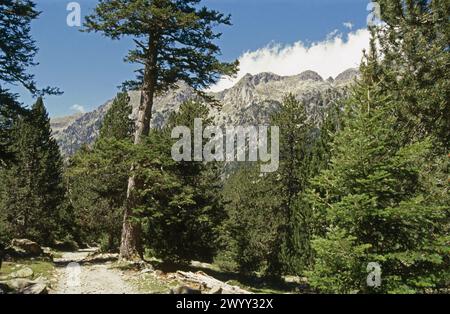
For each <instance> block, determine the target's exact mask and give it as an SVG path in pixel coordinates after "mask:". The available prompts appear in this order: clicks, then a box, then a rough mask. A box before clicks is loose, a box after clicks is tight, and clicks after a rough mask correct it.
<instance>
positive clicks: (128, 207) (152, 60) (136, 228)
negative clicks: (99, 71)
mask: <svg viewBox="0 0 450 314" xmlns="http://www.w3.org/2000/svg"><path fill="white" fill-rule="evenodd" d="M156 56H157V54H156V42H155V41H150V46H149V49H148V60H147V65H146V67H145V72H144V84H143V90H142V91H141V102H140V105H139V111H138V116H137V120H136V130H135V133H134V144H135V145H139V144H141V142H142V140H143V138H144V137H145V136H148V135H149V133H150V121H151V118H152V107H153V97H154V94H155V86H156ZM134 170H135V166H133V167H132V168H131V175H130V177H129V178H128V189H127V200H126V201H125V209H124V215H123V225H122V239H121V243H120V258H121V259H125V260H135V259H140V258H142V255H143V248H142V242H141V224H140V222H139V221H138V220H137V219H133V218H135V217H134V213H133V209H134V208H136V207H137V205H139V198H138V197H137V195H136V191H139V190H140V189H141V188H142V182H140V180H138V179H137V178H136V177H135V175H134V174H133V172H134Z"/></svg>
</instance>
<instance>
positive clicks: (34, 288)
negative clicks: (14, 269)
mask: <svg viewBox="0 0 450 314" xmlns="http://www.w3.org/2000/svg"><path fill="white" fill-rule="evenodd" d="M2 292H3V293H14V294H47V293H48V290H47V283H46V282H45V280H44V279H42V278H38V279H36V280H34V281H33V280H29V279H24V278H16V279H10V280H7V281H0V294H1V293H2Z"/></svg>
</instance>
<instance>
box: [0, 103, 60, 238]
mask: <svg viewBox="0 0 450 314" xmlns="http://www.w3.org/2000/svg"><path fill="white" fill-rule="evenodd" d="M12 132H13V138H12V139H13V141H12V142H13V144H12V145H11V147H12V148H11V149H12V150H13V153H14V156H15V162H14V164H12V165H11V166H10V167H8V168H6V169H4V170H2V171H1V172H0V180H1V181H2V184H1V187H0V193H1V195H2V197H1V201H0V206H1V212H3V217H4V221H6V224H7V230H9V236H10V237H28V238H31V239H35V240H37V241H39V242H40V243H42V244H49V243H51V242H52V240H53V239H54V237H55V236H57V235H58V234H60V233H63V232H64V231H63V230H61V229H60V228H59V224H60V223H61V222H62V219H63V216H64V215H65V213H64V211H65V209H64V207H63V206H62V202H63V199H64V195H65V190H64V186H63V182H62V159H61V156H60V153H59V148H58V145H57V143H56V141H55V140H54V139H53V138H52V137H51V130H50V120H49V118H48V115H47V112H46V110H45V107H44V104H43V101H42V99H41V98H39V99H38V101H37V102H36V103H35V104H34V105H33V106H32V108H31V110H30V111H28V112H26V113H25V114H24V115H21V116H18V117H17V119H16V120H15V121H14V126H13V131H12Z"/></svg>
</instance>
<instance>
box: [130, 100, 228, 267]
mask: <svg viewBox="0 0 450 314" xmlns="http://www.w3.org/2000/svg"><path fill="white" fill-rule="evenodd" d="M195 118H201V119H203V126H204V127H206V126H207V125H208V124H209V123H210V119H209V118H208V110H207V107H206V106H204V105H201V104H199V103H196V102H186V103H184V104H183V105H182V106H181V107H180V111H179V112H178V113H174V114H173V115H172V116H171V117H170V119H169V122H168V124H167V126H166V127H165V128H164V129H163V130H160V131H158V130H154V131H152V132H151V133H150V137H149V139H148V142H149V143H148V145H144V146H145V147H143V148H141V149H143V152H142V153H141V156H142V158H143V159H141V160H139V161H138V162H137V163H136V164H137V165H140V166H139V168H137V169H136V175H137V176H138V179H142V180H143V181H144V189H143V191H142V195H141V196H142V198H143V202H142V203H143V204H144V205H143V207H142V209H141V211H142V213H143V216H144V217H145V218H144V221H145V226H146V228H145V230H146V239H147V243H148V245H149V247H150V248H151V249H152V250H153V252H154V253H155V255H156V256H157V257H159V258H162V259H164V260H167V261H171V262H188V261H190V260H192V259H197V260H206V261H208V260H212V257H213V256H214V254H215V252H216V249H217V245H218V243H217V238H218V228H219V226H220V225H221V221H222V220H223V215H224V214H223V208H222V203H221V199H220V189H221V182H220V164H218V163H207V164H206V163H203V162H185V161H181V162H175V161H174V160H173V159H172V156H171V154H170V152H171V147H172V144H173V143H174V142H175V141H174V140H172V139H171V137H170V136H171V131H172V128H173V127H174V126H187V127H190V128H191V131H192V132H193V130H194V128H193V125H194V119H195ZM192 137H193V134H192ZM142 165H146V166H145V169H144V168H143V166H142Z"/></svg>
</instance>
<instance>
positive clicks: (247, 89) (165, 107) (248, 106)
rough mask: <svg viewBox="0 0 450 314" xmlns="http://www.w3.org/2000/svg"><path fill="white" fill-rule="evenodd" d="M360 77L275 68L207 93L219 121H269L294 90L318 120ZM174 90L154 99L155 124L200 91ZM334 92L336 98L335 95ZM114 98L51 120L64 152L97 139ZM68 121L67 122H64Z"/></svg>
mask: <svg viewBox="0 0 450 314" xmlns="http://www.w3.org/2000/svg"><path fill="white" fill-rule="evenodd" d="M357 76H358V71H357V70H356V69H349V70H347V71H345V72H343V73H341V74H339V75H338V76H337V77H336V78H335V79H334V80H333V79H332V78H331V79H328V80H324V79H323V78H322V77H321V76H320V75H319V74H317V73H316V72H314V71H305V72H302V73H300V74H298V75H293V76H280V75H276V74H274V73H268V72H264V73H259V74H256V75H251V74H247V75H245V76H244V77H243V78H242V79H241V80H240V81H239V82H238V83H237V84H236V85H235V86H233V87H232V88H229V89H226V90H224V91H221V92H216V93H208V95H209V96H211V97H213V98H214V99H216V100H217V101H218V102H219V103H220V105H221V106H220V109H218V107H217V106H216V107H213V108H211V110H210V114H211V117H212V118H213V119H214V122H215V123H216V124H217V125H220V126H224V125H258V124H266V123H268V122H269V118H270V115H271V114H272V113H274V112H276V111H277V110H279V109H280V108H281V105H282V101H283V97H285V96H286V95H287V94H288V93H292V94H294V95H295V96H296V97H297V99H299V100H301V101H302V102H303V103H304V104H305V106H306V109H307V112H308V114H309V115H310V117H312V119H313V120H320V118H321V116H320V115H321V112H323V109H325V108H327V107H328V105H329V104H330V103H332V102H333V101H334V100H335V98H332V97H340V96H341V95H343V94H344V93H345V90H346V87H347V86H348V85H349V84H351V83H352V82H353V81H354V79H355V78H356V77H357ZM178 85H179V86H178V88H177V89H173V90H171V91H169V92H167V93H165V94H164V95H160V96H158V97H157V98H156V99H155V104H154V107H153V111H152V121H151V126H152V127H161V126H163V125H164V124H165V123H166V121H167V119H168V117H169V116H170V114H171V113H172V112H174V111H177V110H178V109H179V107H180V105H181V104H182V103H183V102H185V101H187V100H191V99H198V95H197V94H196V93H195V91H194V90H193V89H192V88H190V87H189V86H188V85H187V84H185V83H183V82H180V83H179V84H178ZM129 95H130V104H131V105H132V107H133V114H132V115H133V116H134V117H135V116H136V113H137V109H138V106H139V102H140V92H136V91H135V92H130V93H129ZM330 95H332V97H331V98H330ZM111 104H112V101H108V102H106V103H105V104H104V105H102V106H100V107H99V108H97V109H96V110H94V111H92V112H88V113H85V114H82V115H80V116H75V117H72V118H70V119H66V120H64V119H62V118H58V119H57V120H52V122H51V125H52V129H53V136H54V138H55V139H56V140H57V141H58V144H59V146H60V148H61V151H62V153H63V155H65V156H70V155H72V154H73V153H75V152H76V151H77V150H78V149H79V148H80V147H81V146H82V145H83V144H88V145H89V144H92V143H93V142H94V141H95V139H96V138H97V136H98V134H99V129H100V127H101V123H102V121H103V118H104V116H105V114H106V112H107V110H108V109H109V107H110V106H111ZM64 121H65V122H66V124H64Z"/></svg>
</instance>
